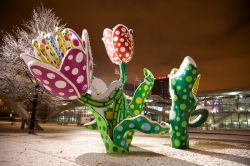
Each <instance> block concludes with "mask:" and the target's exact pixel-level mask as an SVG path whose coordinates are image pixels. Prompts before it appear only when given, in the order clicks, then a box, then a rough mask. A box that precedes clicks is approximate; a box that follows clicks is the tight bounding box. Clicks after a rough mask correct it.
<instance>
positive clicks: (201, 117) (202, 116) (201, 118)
mask: <svg viewBox="0 0 250 166" xmlns="http://www.w3.org/2000/svg"><path fill="white" fill-rule="evenodd" d="M197 115H198V117H196V118H195V119H194V120H192V121H189V124H188V126H189V127H199V126H201V125H202V124H203V123H204V122H206V120H207V118H208V110H207V109H197V110H195V111H193V112H192V113H191V116H197Z"/></svg>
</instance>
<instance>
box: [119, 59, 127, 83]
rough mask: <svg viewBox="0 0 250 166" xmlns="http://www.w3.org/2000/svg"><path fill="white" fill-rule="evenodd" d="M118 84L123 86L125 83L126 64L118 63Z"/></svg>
mask: <svg viewBox="0 0 250 166" xmlns="http://www.w3.org/2000/svg"><path fill="white" fill-rule="evenodd" d="M120 82H121V83H122V85H124V84H125V83H126V82H127V67H126V63H125V62H122V63H120Z"/></svg>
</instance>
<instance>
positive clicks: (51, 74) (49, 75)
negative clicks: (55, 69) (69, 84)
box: [47, 73, 56, 79]
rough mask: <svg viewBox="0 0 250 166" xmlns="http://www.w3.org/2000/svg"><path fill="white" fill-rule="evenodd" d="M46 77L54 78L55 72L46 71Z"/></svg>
mask: <svg viewBox="0 0 250 166" xmlns="http://www.w3.org/2000/svg"><path fill="white" fill-rule="evenodd" d="M47 77H48V78H49V79H54V78H55V77H56V76H55V74H53V73H48V74H47Z"/></svg>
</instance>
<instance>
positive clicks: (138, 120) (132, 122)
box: [21, 24, 169, 153]
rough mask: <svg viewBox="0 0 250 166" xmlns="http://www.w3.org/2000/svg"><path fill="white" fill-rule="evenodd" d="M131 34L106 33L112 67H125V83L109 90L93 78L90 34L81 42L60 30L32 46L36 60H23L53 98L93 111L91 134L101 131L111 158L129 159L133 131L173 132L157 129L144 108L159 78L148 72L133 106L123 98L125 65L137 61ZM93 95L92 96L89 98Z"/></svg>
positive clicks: (160, 126) (124, 31)
mask: <svg viewBox="0 0 250 166" xmlns="http://www.w3.org/2000/svg"><path fill="white" fill-rule="evenodd" d="M131 32H132V30H128V29H127V27H125V26H124V25H121V24H119V25H117V26H116V27H115V28H114V29H113V31H112V30H109V29H105V30H104V37H103V40H104V44H105V46H106V49H107V53H108V55H109V57H110V59H111V61H112V62H114V63H116V64H119V65H120V80H117V81H114V82H112V83H111V85H110V86H109V87H108V88H107V87H106V84H105V83H104V82H103V81H102V80H101V79H98V78H95V77H93V76H92V72H93V58H92V53H91V49H90V43H89V38H88V33H87V31H86V30H83V33H82V38H80V37H79V36H78V35H77V34H76V32H74V31H73V30H71V29H69V28H66V29H64V30H61V29H59V28H56V33H55V34H56V35H55V37H54V35H53V34H52V33H48V34H44V33H42V34H41V35H40V36H38V37H37V38H36V39H34V40H33V41H32V44H33V46H34V56H30V55H26V54H21V58H22V59H23V60H24V62H25V63H26V65H27V66H28V68H29V70H30V72H31V74H32V75H33V77H35V78H36V79H37V81H38V82H39V84H40V85H41V86H43V87H44V88H45V89H47V90H48V91H49V92H50V93H51V94H52V95H54V96H57V97H58V98H60V99H62V100H75V99H78V100H79V101H80V102H81V103H83V104H86V105H87V106H88V107H89V109H90V110H91V111H92V113H93V115H94V117H95V122H96V123H95V122H91V123H90V124H88V125H86V127H87V128H97V129H98V130H99V131H100V133H101V137H102V140H103V142H104V144H105V148H106V151H107V153H128V152H129V146H130V144H131V141H132V138H133V133H134V130H139V131H141V132H144V133H148V134H150V133H163V132H167V131H169V127H168V126H167V125H166V124H164V123H163V124H158V123H156V122H153V121H151V120H149V119H148V118H146V117H145V116H143V115H141V112H142V108H143V106H144V102H145V100H146V98H147V96H148V94H149V92H150V90H151V88H152V87H153V85H154V76H153V75H152V73H151V72H150V71H149V70H147V69H144V76H145V78H144V81H143V82H142V83H141V84H140V85H139V87H138V88H137V90H136V92H135V94H134V96H133V99H132V101H131V102H130V103H128V102H127V99H126V97H125V94H124V90H123V85H124V84H125V83H126V80H127V74H126V63H127V62H129V61H130V60H131V58H132V55H133V38H132V34H131ZM89 91H91V93H88V92H89Z"/></svg>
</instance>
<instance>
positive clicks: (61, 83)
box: [55, 80, 67, 89]
mask: <svg viewBox="0 0 250 166" xmlns="http://www.w3.org/2000/svg"><path fill="white" fill-rule="evenodd" d="M66 85H67V84H66V82H65V81H62V80H60V81H56V83H55V86H56V87H57V88H60V89H62V88H65V87H66Z"/></svg>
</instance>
